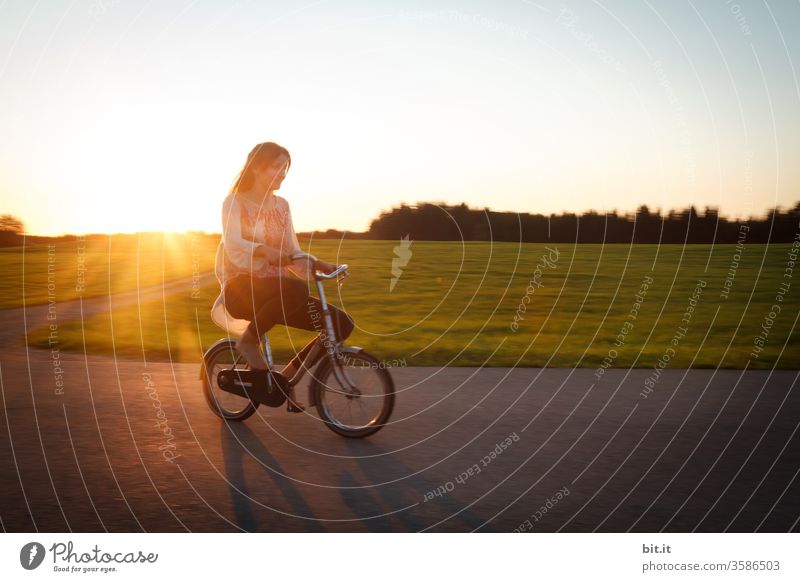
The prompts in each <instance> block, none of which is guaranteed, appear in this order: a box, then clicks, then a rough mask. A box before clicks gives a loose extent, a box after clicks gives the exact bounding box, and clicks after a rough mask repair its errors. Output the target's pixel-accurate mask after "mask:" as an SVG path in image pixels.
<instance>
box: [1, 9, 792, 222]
mask: <svg viewBox="0 0 800 582" xmlns="http://www.w3.org/2000/svg"><path fill="white" fill-rule="evenodd" d="M799 23H800V3H798V2H772V1H770V2H767V3H766V4H764V3H746V2H740V3H736V2H725V1H724V0H714V1H710V0H709V1H696V2H683V1H680V0H679V1H677V2H654V1H652V0H651V1H650V2H647V1H645V2H641V3H639V2H635V3H634V2H628V1H622V0H620V1H603V2H582V1H581V2H578V1H575V2H573V1H567V2H561V1H557V2H548V1H545V0H542V1H537V2H529V1H526V0H520V1H513V0H506V1H500V2H494V1H492V2H490V1H483V2H461V1H459V2H455V1H446V2H435V1H418V2H417V1H414V2H399V1H396V2H386V1H383V2H381V1H366V0H363V1H340V0H331V1H316V2H313V1H309V2H297V1H289V0H286V1H281V2H274V1H269V2H267V1H265V2H256V1H247V0H239V1H238V2H234V1H194V2H193V1H188V0H185V1H168V0H160V1H157V2H144V1H141V2H139V1H137V2H134V1H132V0H103V1H101V0H75V1H73V2H63V1H57V0H49V1H48V0H45V1H42V2H30V1H28V0H8V1H5V2H0V135H1V136H2V138H0V197H2V198H1V199H2V207H0V213H4V214H5V213H9V214H13V215H15V216H17V217H19V218H21V219H22V220H23V221H24V222H25V224H26V226H27V230H28V232H29V233H31V234H62V233H88V232H135V231H139V230H160V229H165V230H178V231H181V230H192V229H196V230H206V231H219V230H220V229H221V217H220V209H221V202H222V199H223V198H224V196H225V195H226V193H227V190H228V188H229V186H230V183H231V181H232V180H233V178H234V176H235V174H236V173H237V171H238V170H239V169H240V167H241V165H242V163H243V162H244V158H245V156H246V154H247V152H248V151H249V150H250V149H251V147H252V146H253V145H255V144H256V143H257V142H261V141H276V142H278V143H280V144H282V145H284V146H285V147H286V148H287V149H289V151H290V152H291V154H292V158H293V160H292V161H293V163H292V168H291V171H290V173H289V175H288V177H287V179H286V181H285V182H284V185H283V187H282V188H281V190H280V194H281V195H282V196H284V197H286V198H287V199H288V200H289V202H290V204H291V207H292V213H293V215H294V220H295V228H296V229H297V230H298V231H305V230H312V229H323V230H324V229H328V228H338V229H349V230H364V229H366V228H367V227H368V225H369V221H370V220H371V219H372V218H374V217H376V216H377V215H378V213H379V212H380V211H381V210H387V209H389V208H391V207H392V206H395V205H397V204H399V203H400V202H407V203H413V202H415V201H440V202H447V203H460V202H466V203H467V204H469V205H471V206H474V207H478V208H482V207H484V206H488V207H490V208H493V209H497V210H514V211H520V212H540V213H550V212H561V211H563V210H570V211H582V210H585V209H589V208H594V209H597V210H610V209H618V210H620V211H630V210H633V209H635V208H636V207H637V206H638V205H640V204H648V205H650V206H651V207H654V208H664V209H669V208H680V207H684V206H688V205H690V204H695V205H696V206H698V207H699V208H702V207H704V206H706V205H710V206H718V207H719V208H720V210H721V213H722V214H723V215H728V216H743V215H749V214H751V213H755V214H760V213H762V212H763V211H764V210H765V209H766V208H768V207H772V206H775V205H780V206H784V207H786V206H790V205H794V203H795V202H797V201H798V200H800V163H798V161H799V158H798V155H799V154H800V87H799V86H800V81H799V80H798V76H797V75H798V73H800V59H799V58H798V57H800V35H798V34H797V32H798V24H799Z"/></svg>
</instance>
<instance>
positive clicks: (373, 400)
mask: <svg viewBox="0 0 800 582" xmlns="http://www.w3.org/2000/svg"><path fill="white" fill-rule="evenodd" d="M339 362H340V363H341V366H340V368H339V369H340V370H341V371H342V373H343V374H346V375H347V378H349V379H350V383H351V384H352V385H353V386H354V387H355V388H354V389H353V388H350V386H342V385H341V384H340V383H339V381H338V380H337V378H336V375H335V374H334V371H333V364H332V363H331V360H330V358H327V357H326V358H325V359H324V360H323V361H322V362H321V363H320V365H319V366H318V367H317V369H316V373H315V376H316V378H315V391H316V393H315V394H314V401H315V402H316V404H317V410H318V411H319V415H320V418H322V420H323V421H324V422H325V426H327V427H328V428H329V429H331V430H332V431H333V432H335V433H337V434H340V435H342V436H345V437H348V438H363V437H366V436H369V435H371V434H374V433H376V432H378V431H379V430H380V429H381V428H383V426H384V425H385V424H386V423H387V422H388V420H389V417H390V416H391V414H392V409H393V408H394V381H393V380H392V376H391V374H390V373H389V371H388V370H387V369H386V368H385V366H383V365H382V364H381V361H380V360H379V359H378V358H376V357H375V356H372V355H370V354H368V353H366V352H358V353H343V354H342V357H341V359H340V360H339Z"/></svg>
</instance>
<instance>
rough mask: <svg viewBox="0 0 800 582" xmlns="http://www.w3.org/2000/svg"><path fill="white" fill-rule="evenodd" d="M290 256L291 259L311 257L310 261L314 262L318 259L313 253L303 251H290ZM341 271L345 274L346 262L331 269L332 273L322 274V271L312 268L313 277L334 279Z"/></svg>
mask: <svg viewBox="0 0 800 582" xmlns="http://www.w3.org/2000/svg"><path fill="white" fill-rule="evenodd" d="M291 258H292V260H293V261H294V260H297V259H304V258H308V259H311V260H312V261H314V262H315V263H316V262H317V261H318V260H319V259H317V257H315V256H314V255H312V254H310V253H304V252H303V251H297V252H295V253H292V255H291ZM342 273H344V274H345V276H347V264H346V263H345V264H342V265H339V266H338V267H337V268H336V270H335V271H333V272H332V273H328V274H327V275H325V274H323V273H321V272H319V271H317V270H316V269H315V270H314V278H315V279H335V278H337V277H338V276H339V275H341V274H342Z"/></svg>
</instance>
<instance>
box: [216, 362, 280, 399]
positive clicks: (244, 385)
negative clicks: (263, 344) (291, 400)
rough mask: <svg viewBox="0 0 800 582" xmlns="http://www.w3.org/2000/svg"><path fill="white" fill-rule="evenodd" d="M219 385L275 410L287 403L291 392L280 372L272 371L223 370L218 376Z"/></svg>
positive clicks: (227, 390) (232, 392) (223, 388)
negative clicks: (288, 394)
mask: <svg viewBox="0 0 800 582" xmlns="http://www.w3.org/2000/svg"><path fill="white" fill-rule="evenodd" d="M270 376H271V380H272V381H270ZM217 384H218V385H219V387H220V388H221V389H222V390H224V391H225V392H230V393H231V394H236V395H237V396H243V397H244V398H249V399H250V400H252V401H253V402H258V403H260V404H265V405H267V406H272V407H273V408H275V407H278V406H281V405H282V404H283V403H284V402H286V393H287V392H288V390H289V382H288V380H287V379H286V378H284V377H283V375H282V374H281V373H280V372H273V371H270V370H222V371H221V372H220V373H219V374H217Z"/></svg>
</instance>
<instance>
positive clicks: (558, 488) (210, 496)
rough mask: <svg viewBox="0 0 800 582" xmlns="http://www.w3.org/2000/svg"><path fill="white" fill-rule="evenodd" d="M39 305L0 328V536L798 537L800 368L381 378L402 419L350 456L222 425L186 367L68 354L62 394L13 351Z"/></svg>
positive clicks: (23, 353)
mask: <svg viewBox="0 0 800 582" xmlns="http://www.w3.org/2000/svg"><path fill="white" fill-rule="evenodd" d="M180 288H181V287H180V285H178V286H175V287H173V288H172V289H171V291H175V290H179V289H180ZM155 292H157V291H156V290H143V291H140V292H138V293H133V294H127V295H124V296H123V295H120V296H115V297H114V298H113V300H114V301H136V300H139V299H141V298H142V293H145V294H147V293H155ZM108 301H109V298H102V299H97V300H84V301H83V304H82V305H81V304H79V303H77V302H73V303H69V304H68V303H59V304H58V305H57V310H58V317H59V321H63V320H65V319H66V318H69V317H75V316H80V314H81V313H84V314H86V313H90V312H96V311H98V310H102V309H104V308H107V306H108ZM46 309H47V307H46V306H38V307H30V308H29V309H28V311H27V313H26V314H25V317H23V313H22V310H7V311H4V312H0V346H1V347H2V350H1V353H2V355H1V356H0V378H1V379H2V400H1V401H0V403H1V404H2V414H0V525H2V528H3V530H4V531H29V532H31V531H48V532H54V531H110V532H121V531H148V532H152V531H158V532H166V531H239V530H246V531H310V532H317V531H423V530H424V531H473V530H477V531H487V532H510V531H513V530H515V529H523V530H526V531H534V532H537V531H539V532H545V531H547V532H552V531H565V532H567V531H568V532H591V531H601V532H625V531H636V532H657V531H667V532H686V531H699V532H718V531H732V532H750V531H769V532H786V531H799V530H800V526H799V525H798V520H800V481H799V480H798V472H799V471H800V446H799V445H800V435H798V434H797V433H798V426H799V421H800V394H799V393H798V390H797V389H796V388H797V386H796V384H797V376H798V373H797V372H793V371H778V372H773V373H770V372H761V371H756V372H742V371H736V370H720V371H715V370H694V371H686V370H667V371H665V372H664V374H663V375H662V377H661V379H660V381H659V382H658V384H657V385H656V387H655V389H654V391H653V392H652V393H651V394H650V395H649V396H648V397H647V398H643V397H642V396H641V392H642V389H643V387H644V380H645V378H646V377H647V376H648V375H649V374H650V371H649V370H611V371H609V372H607V373H606V374H605V376H603V377H602V380H600V381H597V379H596V378H595V376H594V371H593V370H588V369H579V370H570V369H547V370H542V369H535V368H518V369H507V368H484V369H479V368H393V369H392V373H393V376H394V379H395V382H396V384H397V387H398V390H399V394H398V398H397V405H396V408H395V413H394V416H393V423H392V424H391V425H390V426H388V427H386V428H384V429H383V430H382V431H381V432H380V433H378V434H376V435H374V436H372V437H370V438H368V439H366V440H347V439H344V438H342V437H340V436H337V435H335V434H334V433H332V432H330V431H329V430H327V429H326V428H325V427H324V426H323V425H322V424H321V422H320V421H319V419H318V418H317V416H316V415H315V414H313V411H312V414H306V415H292V414H288V413H287V412H286V411H285V410H284V409H269V408H266V407H261V408H260V409H259V410H258V412H257V414H256V415H254V416H253V417H251V418H250V419H249V420H247V421H245V422H244V423H238V424H236V423H235V424H225V423H223V422H222V421H220V420H219V419H218V418H217V417H216V416H214V415H213V414H212V413H211V411H210V410H209V409H208V407H207V405H206V403H205V400H204V398H203V394H202V390H201V385H200V381H199V380H198V378H197V373H198V366H199V364H197V365H187V364H170V363H152V362H148V363H145V362H143V361H133V360H127V359H126V360H122V359H116V360H115V359H113V358H105V357H96V356H91V357H84V356H83V355H81V354H64V353H60V354H59V362H60V368H61V372H60V373H61V374H62V376H63V378H62V380H63V390H61V389H60V387H59V386H57V381H58V378H57V374H56V370H55V366H54V360H53V354H52V353H51V352H50V351H48V350H39V349H27V348H26V347H25V345H24V341H21V340H20V338H24V330H25V329H26V326H27V329H34V328H36V327H38V326H41V325H44V324H46V323H47V320H46ZM148 381H149V384H148ZM302 386H305V382H304V383H303V384H302ZM301 390H302V388H301ZM301 394H302V392H301ZM506 439H509V440H510V444H509V445H508V446H506V447H505V448H504V447H502V446H499V447H498V444H499V443H501V442H503V441H505V442H509V441H506ZM498 450H499V451H500V452H499V453H498V452H496V451H498ZM493 451H495V452H494V453H493Z"/></svg>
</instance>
